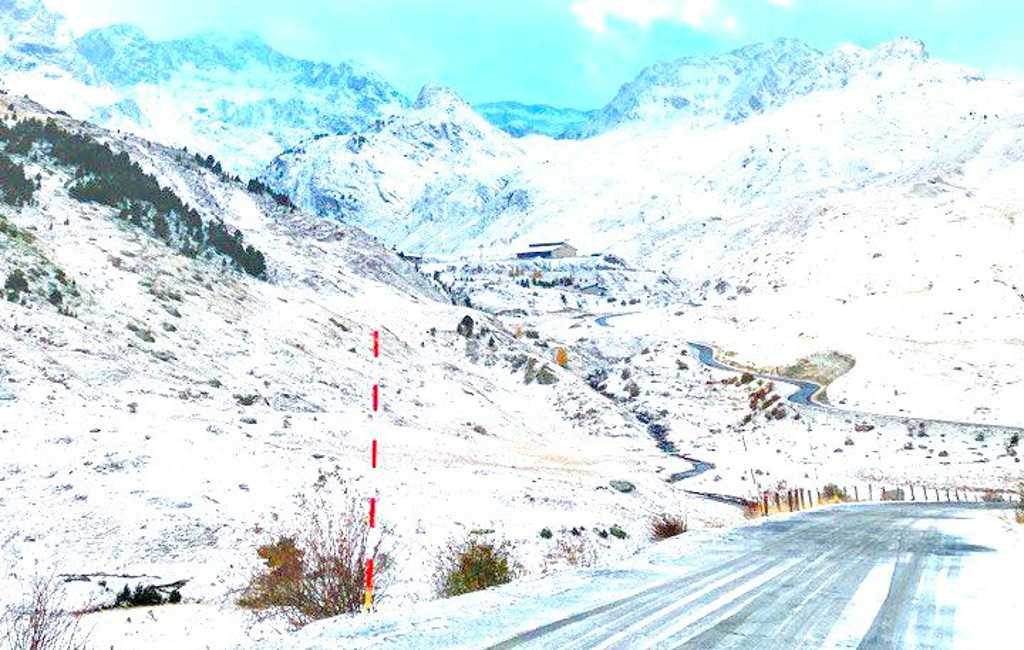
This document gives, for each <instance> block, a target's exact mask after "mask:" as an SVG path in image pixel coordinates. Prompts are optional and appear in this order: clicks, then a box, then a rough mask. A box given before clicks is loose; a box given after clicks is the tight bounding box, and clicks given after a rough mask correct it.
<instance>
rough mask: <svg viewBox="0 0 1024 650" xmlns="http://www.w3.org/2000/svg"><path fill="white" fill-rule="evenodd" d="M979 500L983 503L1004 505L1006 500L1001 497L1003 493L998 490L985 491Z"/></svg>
mask: <svg viewBox="0 0 1024 650" xmlns="http://www.w3.org/2000/svg"><path fill="white" fill-rule="evenodd" d="M981 500H982V501H984V502H985V503H1005V502H1006V498H1005V497H1003V493H1002V492H999V491H998V490H992V489H987V490H985V491H984V492H983V493H982V495H981Z"/></svg>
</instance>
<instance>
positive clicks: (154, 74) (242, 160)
mask: <svg viewBox="0 0 1024 650" xmlns="http://www.w3.org/2000/svg"><path fill="white" fill-rule="evenodd" d="M0 72H7V73H18V74H8V75H6V76H5V83H6V84H7V85H8V86H9V88H10V89H11V90H12V91H14V92H18V93H25V94H30V95H31V96H33V97H36V98H38V99H39V100H41V101H43V102H44V103H46V104H50V105H53V106H56V107H59V108H63V109H65V110H68V111H70V112H71V113H72V114H73V115H75V116H76V117H78V118H82V119H88V120H90V121H93V122H96V123H99V124H102V125H104V126H107V127H109V128H116V129H120V130H126V131H131V132H135V133H137V134H141V135H144V136H145V137H147V138H149V139H152V140H157V141H160V142H164V143H166V144H171V145H175V146H187V147H189V148H191V149H194V150H199V151H202V152H204V153H208V154H212V155H213V156H214V157H216V158H217V159H218V160H220V161H222V162H223V164H224V165H225V167H226V168H227V169H229V170H230V171H231V172H232V173H240V174H243V175H247V176H250V177H255V176H256V175H258V173H259V172H260V170H262V169H263V168H264V167H265V166H266V164H267V162H268V161H269V160H271V159H272V158H273V156H275V155H276V154H278V153H280V152H281V151H283V150H285V149H287V148H289V147H292V146H295V145H296V144H298V143H300V142H302V141H303V140H305V139H307V138H309V137H311V136H312V135H314V134H338V133H352V132H355V131H359V130H361V129H364V128H366V127H368V126H369V125H371V124H373V123H374V121H375V120H377V119H379V118H380V117H382V116H383V115H386V114H390V113H392V112H394V110H396V109H400V108H402V107H405V106H407V105H408V100H407V99H406V98H405V97H404V96H403V95H402V94H401V93H400V92H398V90H396V89H395V88H394V87H393V86H391V85H390V84H388V83H387V82H386V81H384V80H383V79H381V78H380V77H378V76H377V75H375V74H373V73H371V72H369V71H366V70H363V69H361V68H359V67H358V66H356V65H354V64H350V63H337V64H328V63H317V62H313V61H304V60H300V59H294V58H291V57H289V56H286V55H284V54H282V53H280V52H277V51H276V50H274V49H273V48H271V47H270V46H269V45H267V44H266V43H265V42H264V41H262V40H261V39H260V38H258V37H256V36H253V35H238V36H228V35H224V34H219V33H210V32H208V33H203V34H199V35H196V36H192V37H189V38H182V39H176V40H168V41H155V40H153V39H151V38H149V37H148V36H147V35H146V34H145V33H144V32H143V31H142V30H140V29H139V28H137V27H135V26H132V25H113V26H110V27H104V28H101V29H95V30H92V31H90V32H88V33H86V34H85V35H83V36H82V37H81V38H78V39H75V38H74V37H73V36H72V35H71V33H70V32H69V31H68V29H67V27H66V24H65V21H64V19H63V18H62V17H61V16H60V15H58V14H55V13H52V12H50V11H48V10H47V9H46V7H45V6H43V4H42V3H41V2H39V1H38V0H0Z"/></svg>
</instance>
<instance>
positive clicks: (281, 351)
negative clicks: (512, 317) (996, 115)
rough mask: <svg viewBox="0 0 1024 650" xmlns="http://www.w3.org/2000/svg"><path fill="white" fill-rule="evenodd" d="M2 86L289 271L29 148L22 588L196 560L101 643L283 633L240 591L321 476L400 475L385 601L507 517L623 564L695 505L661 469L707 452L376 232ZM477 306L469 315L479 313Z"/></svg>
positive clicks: (6, 583) (10, 359)
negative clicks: (51, 579)
mask: <svg viewBox="0 0 1024 650" xmlns="http://www.w3.org/2000/svg"><path fill="white" fill-rule="evenodd" d="M5 104H8V105H9V106H10V107H11V108H8V119H9V120H10V119H12V118H11V117H10V116H11V113H13V115H14V117H15V118H17V119H23V118H25V117H28V116H40V117H44V118H46V117H52V118H55V119H57V120H58V121H59V122H60V123H61V124H62V125H63V126H64V127H65V128H67V129H71V130H82V131H84V132H87V133H90V134H92V136H93V137H96V138H99V139H100V140H103V141H108V142H110V144H111V146H112V147H114V149H115V150H124V151H127V152H128V153H130V155H131V156H132V157H133V159H135V160H137V161H139V162H140V164H141V165H142V166H143V168H144V169H145V170H147V171H151V172H152V173H154V174H156V176H157V177H158V179H159V180H160V181H161V183H162V184H165V185H167V186H169V187H172V188H174V190H175V191H176V192H177V193H179V194H180V195H181V196H182V197H183V200H184V201H186V202H187V203H189V204H190V205H193V206H195V207H196V208H197V209H198V210H200V212H201V213H202V214H203V216H204V217H209V216H210V215H219V216H223V218H224V219H225V220H226V221H227V222H228V224H229V225H232V226H237V227H240V228H242V229H244V231H245V233H246V241H247V242H250V243H253V244H255V245H256V246H258V247H259V248H260V249H261V250H263V251H264V252H265V253H266V256H267V261H268V267H269V269H270V272H269V277H268V278H267V280H256V279H254V278H250V277H247V276H244V275H242V274H240V273H238V272H235V271H232V270H227V269H225V268H222V266H221V264H220V263H219V262H218V261H211V260H206V259H202V258H199V259H190V258H187V257H184V256H181V255H177V254H175V253H174V252H173V251H172V250H171V249H169V248H168V247H167V246H165V245H164V244H163V243H162V242H160V241H159V240H157V239H155V238H154V237H151V236H149V235H147V234H145V233H143V232H141V231H139V230H137V229H135V228H132V227H129V226H127V225H126V224H125V223H124V222H123V221H122V220H119V219H118V218H117V216H116V211H115V210H112V209H110V208H106V207H102V206H99V205H96V204H85V203H80V202H78V201H75V200H74V199H72V198H71V197H70V196H69V195H68V193H67V190H66V187H67V184H68V183H69V181H70V178H69V171H68V170H67V169H65V168H62V167H60V166H57V165H54V164H53V163H52V162H51V161H50V160H49V159H48V158H47V157H46V156H45V155H36V156H33V157H31V158H30V157H24V158H19V159H18V160H19V161H20V162H23V163H24V164H25V165H26V170H27V173H28V175H29V176H31V177H35V176H36V175H37V174H38V175H39V178H40V184H41V187H40V189H39V190H38V191H37V202H36V204H35V205H32V206H29V207H25V208H21V209H14V208H10V207H8V206H6V205H5V206H2V207H0V215H2V216H3V219H4V220H5V222H6V223H8V224H11V225H12V226H13V227H14V228H16V229H17V232H24V233H30V234H31V235H32V237H29V238H19V237H11V236H9V235H7V234H6V233H4V234H0V244H2V246H3V248H2V253H3V254H2V255H0V277H7V275H8V274H9V273H10V272H11V271H12V270H13V269H14V268H22V269H24V270H25V271H26V272H29V277H30V279H31V280H32V285H31V290H30V292H29V294H28V296H27V297H26V298H25V300H24V304H16V303H12V302H8V301H7V300H3V301H0V331H2V336H0V347H2V351H3V355H2V366H0V375H2V378H0V381H2V388H3V391H2V397H3V399H2V400H0V447H2V448H3V450H4V453H3V455H2V457H0V486H2V488H3V489H2V492H0V560H2V565H3V567H4V570H3V572H2V575H0V600H2V601H3V603H0V605H2V604H5V603H6V602H8V601H9V600H10V599H14V598H15V597H16V596H17V594H18V593H19V592H20V590H21V588H22V587H23V586H24V585H25V584H26V581H27V580H28V579H29V578H30V577H31V576H32V575H34V574H37V573H41V574H49V573H58V574H71V575H76V576H77V575H87V576H88V577H89V579H88V580H83V581H74V582H71V583H69V585H68V587H69V595H70V599H71V600H70V602H69V605H70V606H74V607H78V606H85V605H89V604H91V605H103V604H109V603H110V602H112V599H113V597H114V593H115V592H117V591H119V590H120V589H121V588H122V587H123V586H124V585H125V584H131V585H134V584H137V583H149V582H153V583H156V582H171V581H176V580H188V583H187V586H186V587H185V588H184V589H183V595H184V598H185V604H184V607H182V608H181V609H175V608H166V609H154V610H133V611H123V610H117V611H113V612H106V613H100V614H96V615H90V616H87V617H85V619H84V620H83V624H84V625H85V627H87V628H92V629H93V631H94V639H96V640H97V645H96V647H100V648H103V649H104V650H106V649H107V648H109V647H111V646H113V647H115V648H119V649H120V648H135V647H141V646H146V647H161V644H163V647H173V648H179V647H209V648H223V647H225V646H226V645H228V643H229V641H228V640H230V643H234V642H241V640H242V639H246V638H249V639H256V638H272V637H273V636H274V635H276V634H279V633H281V629H280V627H274V626H251V625H250V624H249V621H248V618H247V617H246V616H244V615H243V614H242V613H241V612H240V611H239V610H238V609H237V607H236V606H235V605H234V602H235V600H236V598H237V595H238V592H239V590H240V589H241V587H242V586H244V584H245V583H246V580H247V578H248V577H249V576H250V575H251V572H252V571H253V570H254V569H255V567H256V566H257V564H258V562H259V559H258V557H257V556H256V553H255V551H256V548H257V547H258V546H259V545H261V544H264V543H267V542H269V541H272V540H273V539H275V536H277V535H281V534H286V533H290V532H294V531H295V530H296V529H297V528H301V527H302V526H303V525H304V520H305V519H306V518H307V517H308V512H307V511H305V510H304V509H303V506H302V505H301V497H306V498H309V499H323V500H324V501H326V502H327V503H328V504H340V503H344V502H346V501H347V499H349V498H351V497H355V498H359V499H365V498H368V496H369V495H370V494H374V493H377V494H379V498H380V507H379V511H378V515H379V518H380V520H381V521H382V522H383V523H386V524H388V525H390V526H393V528H394V531H395V537H394V544H395V546H394V549H393V557H394V559H395V562H396V564H395V566H396V567H397V568H396V571H395V573H394V575H393V580H392V585H391V589H390V594H391V601H390V604H389V601H388V599H387V598H384V599H382V600H381V601H380V602H381V607H382V608H387V607H399V606H401V604H402V603H408V602H410V601H416V600H421V599H424V598H430V597H432V593H431V587H430V577H431V573H432V568H431V567H432V565H433V562H434V556H435V554H436V553H437V552H438V549H440V548H441V546H442V545H443V544H444V543H445V541H446V540H447V539H448V538H450V537H454V538H465V537H467V536H468V535H470V533H471V531H488V530H490V531H494V532H492V533H486V532H480V533H478V534H482V535H493V536H495V537H501V538H505V539H508V540H510V541H511V542H512V543H513V544H514V545H515V548H516V555H517V560H518V561H520V562H521V563H522V565H523V568H524V570H525V572H526V573H527V574H528V575H539V574H541V573H543V572H550V571H553V570H556V569H558V568H560V567H564V566H565V565H566V559H565V558H564V557H559V556H558V555H557V553H554V549H555V548H556V544H557V542H558V540H560V539H563V538H565V537H567V536H568V535H569V532H568V529H570V528H573V527H577V528H579V527H582V528H585V529H586V530H587V531H593V530H594V529H607V528H608V527H610V526H612V525H615V524H618V525H620V526H622V527H623V528H624V529H626V530H627V531H629V532H630V536H629V537H628V538H627V539H624V540H619V539H615V538H614V537H610V538H607V539H602V538H600V537H598V536H597V535H595V534H591V533H589V532H588V540H587V541H588V545H589V550H588V553H589V555H588V557H589V556H592V557H593V561H594V562H597V563H602V562H607V561H612V560H615V559H618V558H622V557H626V556H629V555H630V554H632V553H633V552H635V551H636V550H637V549H639V548H641V547H642V546H644V545H645V544H646V541H645V538H644V535H643V530H644V529H645V527H646V525H647V522H648V521H649V520H650V518H651V517H652V516H654V515H655V514H658V513H660V512H662V511H671V512H677V513H682V514H686V513H688V512H689V509H690V500H688V499H687V498H686V497H685V495H682V494H680V493H679V492H677V491H675V490H673V489H672V487H671V486H670V485H668V484H667V483H665V482H664V481H662V480H661V479H660V478H659V475H658V472H659V470H660V471H663V472H664V471H669V472H671V471H681V470H685V469H687V468H689V467H690V464H689V463H686V462H685V461H682V460H679V459H671V458H666V457H665V456H664V454H662V453H661V452H660V451H659V450H658V449H657V448H656V447H655V446H654V445H653V444H652V443H651V441H650V438H649V437H648V435H647V433H646V431H645V430H644V428H643V427H642V426H641V425H640V424H639V423H638V422H637V421H636V420H635V419H634V418H633V417H632V414H631V413H630V411H629V409H628V408H626V407H625V406H624V405H622V404H619V403H617V402H615V401H611V400H608V399H607V398H605V397H603V396H601V395H600V394H598V393H596V392H595V391H594V390H593V389H592V388H591V387H590V386H589V385H588V384H587V383H586V381H585V380H584V378H583V377H582V376H581V375H580V374H579V373H577V372H576V371H575V368H573V367H570V368H568V369H561V368H559V367H558V366H557V365H556V364H554V363H553V362H552V361H551V357H550V354H549V351H545V350H541V349H538V348H535V347H534V346H532V345H527V344H526V342H525V340H520V339H517V338H516V337H515V336H514V332H512V331H510V330H508V329H506V328H505V327H504V326H503V325H502V323H501V322H500V321H498V320H496V319H494V318H492V317H491V316H489V315H488V314H486V313H483V312H480V311H476V310H472V309H468V308H465V307H457V306H453V305H452V304H451V301H450V299H449V296H448V295H447V294H446V293H445V291H444V290H443V289H442V287H441V286H440V285H439V284H437V283H435V282H434V281H433V280H431V279H430V278H429V277H427V276H425V275H422V274H420V273H419V272H417V270H416V269H415V268H414V267H413V265H412V264H411V263H409V262H406V261H403V260H401V259H400V258H399V257H397V256H396V255H394V254H393V253H391V252H389V251H388V250H387V249H386V248H384V247H383V246H381V245H380V244H379V243H377V242H376V241H374V240H373V239H372V238H370V237H368V236H367V235H365V234H364V233H362V232H361V231H359V230H356V229H352V228H347V227H344V226H341V225H337V224H333V223H330V222H325V221H322V220H319V219H316V218H313V217H309V216H307V215H304V214H302V213H301V212H290V211H288V210H286V209H283V208H280V207H279V206H276V205H275V204H274V202H273V201H272V200H270V199H269V197H266V196H260V195H254V194H250V193H249V192H247V191H246V190H245V187H244V185H241V184H238V183H235V182H230V181H227V182H226V181H224V180H223V179H220V178H218V177H217V176H216V175H214V174H212V173H210V172H209V171H207V170H205V169H202V168H200V167H197V166H196V165H194V164H193V163H192V162H191V157H190V156H189V155H186V154H184V153H183V152H181V151H179V150H174V149H168V148H164V147H160V146H157V145H153V144H150V143H147V142H145V141H142V140H139V139H136V138H132V137H122V136H117V135H114V134H111V133H108V132H105V131H102V130H100V129H96V128H94V127H90V126H87V125H82V124H80V123H77V122H75V121H73V120H70V119H68V118H63V117H60V116H55V115H54V114H52V113H49V112H47V111H45V109H43V108H41V107H39V106H38V105H35V104H33V103H32V102H31V101H29V100H25V99H21V98H11V97H8V98H7V99H6V100H5ZM33 269H39V270H40V274H39V275H38V277H37V275H36V274H35V272H34V271H33ZM52 269H60V270H62V271H63V272H64V274H65V276H66V277H67V279H68V280H69V281H74V283H75V286H76V288H77V291H78V294H79V295H78V297H77V298H75V299H74V300H73V301H72V300H71V298H69V303H68V304H69V305H70V306H71V307H72V308H73V312H74V317H68V316H64V315H61V314H60V313H58V311H57V309H56V308H55V307H54V306H53V305H51V304H50V303H49V302H47V299H46V296H47V293H48V292H49V291H50V286H48V285H47V284H46V278H47V277H52V273H51V272H50V270H52ZM47 273H50V275H47ZM466 315H470V316H471V317H472V318H473V319H474V324H475V327H474V332H473V334H472V335H471V336H464V335H461V334H458V333H457V332H456V326H457V324H458V323H459V322H460V320H461V319H462V318H463V317H464V316H466ZM378 328H379V329H380V330H381V332H382V342H383V354H382V358H381V360H380V362H379V363H376V364H375V363H373V362H372V359H371V355H370V340H371V339H370V333H371V330H372V329H378ZM544 366H547V369H546V371H545V373H546V381H547V382H549V383H540V382H539V381H530V382H529V383H527V381H526V378H527V375H528V372H527V368H534V369H535V371H536V372H537V373H539V372H540V371H541V370H542V369H544ZM530 378H531V380H532V379H533V377H532V376H530ZM375 381H379V382H380V384H381V390H382V396H383V400H382V401H383V413H382V415H381V417H380V418H379V419H378V421H377V422H376V423H372V422H371V420H370V417H369V395H370V386H371V385H372V384H373V383H374V382H375ZM374 433H375V434H376V435H377V436H378V438H379V439H380V440H381V471H380V472H379V476H378V477H377V478H376V479H375V483H376V484H375V485H370V480H369V477H368V474H369V455H368V453H369V440H370V437H371V434H374ZM612 480H622V481H628V482H630V483H632V484H633V485H634V486H635V489H634V491H633V492H631V493H629V494H623V493H620V492H618V491H616V490H613V489H612V488H611V487H610V485H609V483H610V481H612ZM689 514H691V516H692V518H693V519H692V521H693V522H694V525H698V522H700V521H704V520H708V521H712V522H721V521H722V520H723V518H725V519H728V518H737V517H738V516H737V514H736V513H735V512H734V511H733V510H732V509H730V508H727V507H725V506H718V505H714V504H710V505H704V504H701V506H700V508H699V510H695V511H694V512H689ZM545 527H547V528H550V529H551V530H552V531H554V539H553V541H551V542H550V543H545V542H544V541H543V540H541V538H540V537H539V532H540V530H541V529H542V528H545ZM199 632H201V634H199ZM197 634H199V636H198V637H197Z"/></svg>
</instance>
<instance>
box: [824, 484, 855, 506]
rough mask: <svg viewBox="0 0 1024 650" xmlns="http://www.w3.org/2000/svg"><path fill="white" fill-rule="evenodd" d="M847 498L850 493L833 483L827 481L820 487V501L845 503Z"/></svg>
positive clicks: (848, 498)
mask: <svg viewBox="0 0 1024 650" xmlns="http://www.w3.org/2000/svg"><path fill="white" fill-rule="evenodd" d="M849 500H850V495H848V494H847V493H846V490H845V489H844V488H841V487H839V486H838V485H836V484H835V483H829V484H828V485H826V486H825V487H823V488H821V499H820V503H823V504H827V503H846V502H847V501H849Z"/></svg>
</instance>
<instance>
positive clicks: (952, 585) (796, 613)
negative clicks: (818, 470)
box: [493, 504, 1024, 650]
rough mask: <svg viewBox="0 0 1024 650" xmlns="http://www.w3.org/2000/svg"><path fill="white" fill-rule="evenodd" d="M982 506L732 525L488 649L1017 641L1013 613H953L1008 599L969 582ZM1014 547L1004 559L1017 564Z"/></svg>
mask: <svg viewBox="0 0 1024 650" xmlns="http://www.w3.org/2000/svg"><path fill="white" fill-rule="evenodd" d="M993 515H994V510H993V509H992V508H991V507H989V506H960V507H957V506H955V505H945V504H933V505H924V504H883V505H876V506H859V507H852V508H838V509H826V510H819V511H816V512H810V513H806V514H804V515H802V516H797V517H792V518H786V519H781V520H776V521H774V522H768V523H766V524H765V525H762V526H755V527H748V528H743V529H739V530H737V531H736V532H735V533H734V534H729V535H726V536H724V537H723V538H722V539H721V540H720V541H719V542H718V543H717V544H710V545H707V547H705V548H701V553H700V556H701V557H700V560H699V561H696V562H693V566H692V570H691V571H688V572H685V573H684V574H683V575H681V576H679V577H678V578H676V579H674V580H671V581H669V582H667V583H665V584H661V585H659V586H656V587H653V588H651V589H649V590H646V591H644V592H641V593H639V594H637V595H633V596H629V597H627V598H623V599H620V600H618V601H616V602H611V603H608V604H605V605H602V606H599V607H594V608H591V609H589V610H587V611H582V612H579V613H577V614H575V615H573V616H569V617H566V618H563V619H560V620H558V621H554V622H552V623H549V624H547V625H543V626H539V627H537V628H534V629H532V630H529V631H527V632H524V633H521V634H518V635H516V636H514V637H512V638H510V639H508V640H507V641H505V642H502V643H499V644H497V645H494V646H493V647H495V648H563V649H566V650H568V649H570V648H693V649H698V648H700V649H704V648H760V649H768V648H771V649H776V648H777V649H779V650H791V649H794V648H835V647H845V648H952V647H965V648H966V647H972V646H973V643H974V642H975V639H980V638H984V639H986V640H987V642H988V643H989V644H990V645H986V646H984V647H988V648H1002V647H1005V648H1014V647H1016V648H1020V647H1024V640H1022V637H1021V636H1020V633H1019V632H1015V631H1014V622H1011V621H1005V622H1004V623H1005V627H1006V629H1005V631H1004V632H1005V633H1002V632H1001V631H1000V629H999V627H998V626H999V624H998V623H996V627H995V628H993V627H992V625H993V621H977V620H975V621H971V620H962V619H961V620H958V612H960V610H961V609H962V607H961V605H963V604H964V602H963V601H964V599H965V598H967V597H968V596H969V597H970V598H971V599H972V602H971V603H970V604H971V606H972V607H971V610H972V611H984V610H986V609H987V610H988V611H989V612H990V613H994V612H995V611H997V610H999V609H1000V608H1001V607H1002V606H1003V605H1004V604H1005V602H1003V601H1000V602H996V601H997V600H998V599H1000V598H1003V597H1006V598H1011V599H1012V598H1019V596H1017V595H1014V594H1013V593H1012V590H1011V591H1007V593H1005V594H1003V593H1001V591H1000V589H999V586H998V584H992V585H991V589H989V590H988V597H989V598H991V599H992V600H993V602H992V603H991V606H989V607H987V608H986V607H985V606H984V605H985V604H984V603H978V602H977V598H979V597H984V594H978V593H971V590H970V587H971V586H977V585H978V584H985V583H986V582H989V581H990V580H989V579H986V578H983V575H982V574H984V571H982V572H979V573H978V574H976V575H973V576H971V575H968V572H969V571H970V570H971V569H972V567H973V565H974V564H975V562H976V560H978V559H982V558H985V556H988V557H987V558H985V559H986V560H987V563H988V564H989V565H990V567H989V568H994V567H996V566H998V564H999V562H998V560H997V559H996V556H997V555H998V553H999V551H998V550H997V549H996V548H992V547H989V546H986V545H984V544H983V543H980V542H979V543H975V542H972V540H971V538H970V537H971V536H970V531H971V529H972V528H977V527H980V528H986V524H985V522H984V521H983V519H984V518H986V517H992V516H993ZM973 520H977V521H976V522H974V521H973ZM964 534H967V537H962V535H964ZM1014 555H1015V556H1017V557H1013V558H1006V559H1007V560H1008V562H1007V564H1010V563H1011V562H1013V563H1014V566H1019V552H1018V553H1015V554H1014ZM683 562H684V564H685V563H686V560H683ZM1008 569H1009V567H1008ZM1016 575H1019V574H1016ZM991 577H994V576H989V578H991ZM961 579H966V580H967V581H968V582H970V585H968V584H964V589H963V590H961V589H960V588H959V585H958V582H959V581H960V580H961ZM1017 584H1018V585H1019V583H1017ZM979 605H981V607H979ZM1021 613H1022V614H1024V611H1021ZM993 618H995V617H993ZM1018 620H1019V619H1018ZM957 623H959V624H960V625H957ZM973 626H982V627H985V628H987V629H983V630H980V631H979V630H970V629H969V628H971V627H973ZM960 629H967V630H969V632H970V635H969V637H967V636H965V637H963V638H958V636H957V633H958V630H960ZM1001 640H1002V641H1003V642H1001ZM992 644H994V645H992ZM973 647H981V646H973Z"/></svg>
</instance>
